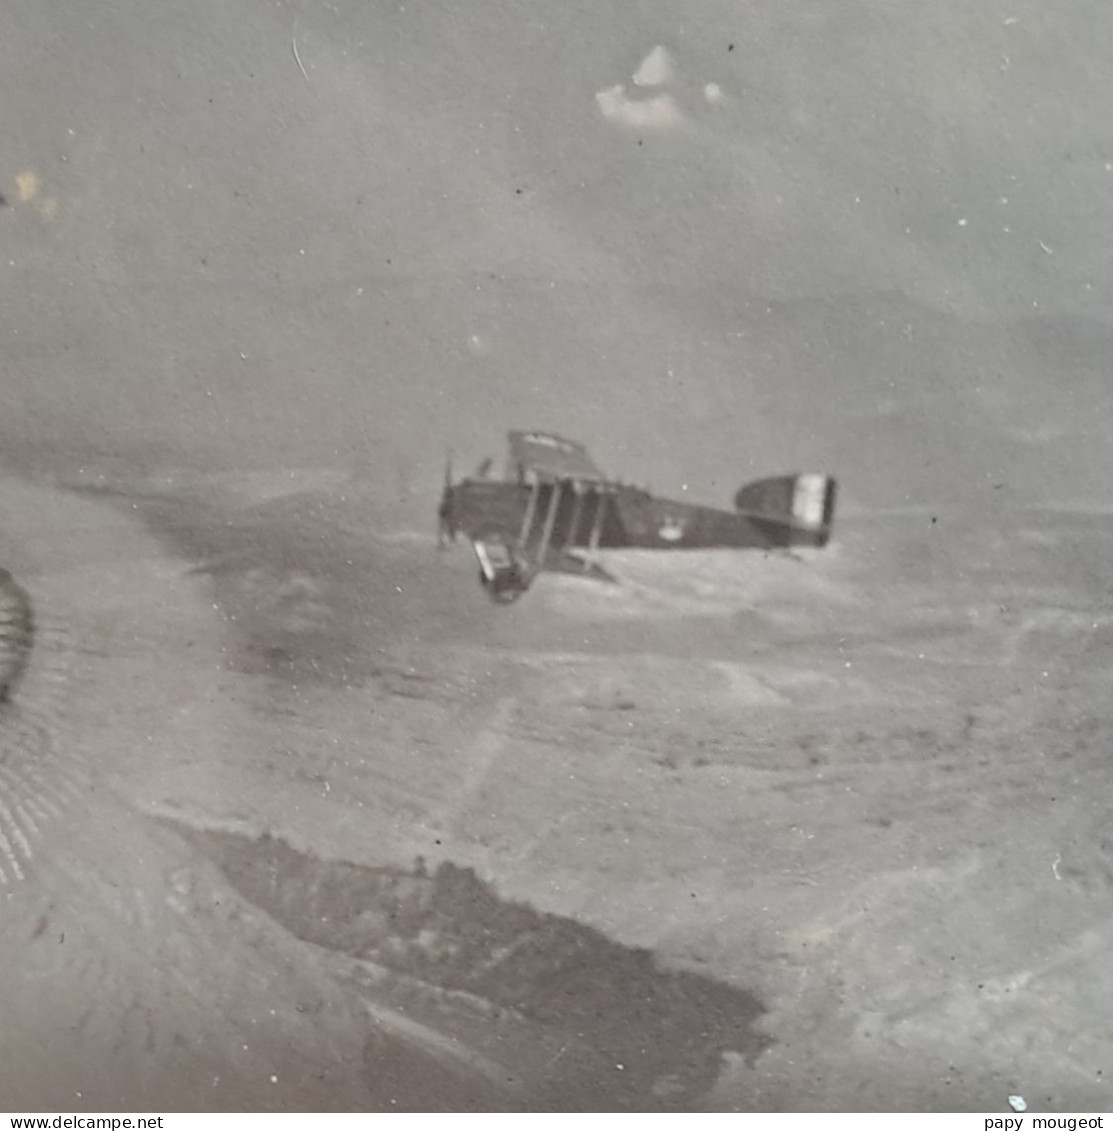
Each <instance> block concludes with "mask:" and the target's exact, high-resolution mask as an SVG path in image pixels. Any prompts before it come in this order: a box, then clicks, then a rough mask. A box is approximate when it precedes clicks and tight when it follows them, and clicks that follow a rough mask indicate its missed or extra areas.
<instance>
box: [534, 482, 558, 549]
mask: <svg viewBox="0 0 1113 1131" xmlns="http://www.w3.org/2000/svg"><path fill="white" fill-rule="evenodd" d="M563 493H564V484H563V483H562V482H561V481H560V480H554V481H553V486H552V490H551V493H550V495H549V505H548V507H547V508H546V510H545V525H544V527H542V530H541V545H540V546H539V547H538V550H537V566H538V568H539V569H544V568H545V555H546V554H547V553H548V552H549V543H550V542H551V541H552V537H553V527H554V526H555V525H556V516H557V507H558V505H559V504H560V498H561V495H562V494H563Z"/></svg>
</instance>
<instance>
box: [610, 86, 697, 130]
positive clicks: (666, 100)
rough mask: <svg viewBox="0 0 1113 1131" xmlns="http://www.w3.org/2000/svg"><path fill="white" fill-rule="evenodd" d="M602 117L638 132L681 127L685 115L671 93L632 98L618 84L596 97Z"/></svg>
mask: <svg viewBox="0 0 1113 1131" xmlns="http://www.w3.org/2000/svg"><path fill="white" fill-rule="evenodd" d="M595 101H596V102H598V103H599V110H600V112H601V113H602V115H603V117H604V118H606V119H607V120H608V121H610V122H617V123H618V124H619V125H622V126H629V127H631V128H632V129H639V130H669V129H675V128H676V127H677V126H680V125H683V123H684V115H683V114H682V113H681V112H680V107H679V106H678V105H677V103H676V99H675V98H673V96H672V95H671V94H658V95H655V96H654V97H653V98H645V99H634V98H630V97H629V95H627V93H626V88H625V87H624V86H622V85H621V84H619V85H618V86H612V87H610V88H609V89H607V90H601V91H599V93H598V94H597V95H596V96H595Z"/></svg>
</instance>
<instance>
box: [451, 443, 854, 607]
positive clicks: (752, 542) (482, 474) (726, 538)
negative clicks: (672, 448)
mask: <svg viewBox="0 0 1113 1131" xmlns="http://www.w3.org/2000/svg"><path fill="white" fill-rule="evenodd" d="M508 440H509V450H508V455H507V461H506V468H505V472H504V475H503V478H502V479H492V478H490V475H489V471H490V467H491V463H492V461H491V460H489V459H488V460H484V462H483V464H482V465H481V466H480V468H479V470H478V471H477V472H476V474H475V475H473V476H470V477H468V478H465V479H462V480H459V481H458V482H456V483H453V482H452V469H451V463H450V465H449V466H448V467H447V468H446V469H445V482H444V493H443V494H442V496H441V502H440V507H439V510H438V522H439V525H438V543H439V544H440V545H441V546H442V547H445V546H447V545H448V544H449V543H450V542H455V541H456V538H457V536H458V535H459V534H463V535H464V536H465V537H466V538H467V539H468V541H469V542H470V543H471V545H472V549H473V550H474V551H475V556H476V558H477V560H478V562H479V581H480V584H481V585H482V586H483V588H484V589H485V590H486V592H487V594H488V596H489V597H490V598H491V599H492V600H493V601H495V602H496V603H498V604H510V603H511V602H513V601H516V600H517V599H518V598H519V597H521V596H522V594H523V593H525V592H526V590H527V589H529V587H530V585H531V584H532V583H533V581H534V579H535V578H536V577H537V575H538V574H539V573H542V572H544V571H557V572H562V573H574V574H577V575H580V576H583V577H589V578H595V579H597V580H600V581H611V582H613V581H614V580H615V579H614V577H612V576H611V574H610V573H608V572H607V571H606V570H605V569H604V568H603V567H602V566H601V565H600V564H599V562H598V561H597V560H596V557H597V554H598V552H599V551H600V550H610V549H644V550H696V549H715V548H728V549H739V550H741V549H762V550H769V549H790V548H791V547H795V546H825V545H826V544H827V542H828V540H829V539H830V536H831V525H832V521H833V519H834V513H835V496H836V483H835V480H834V479H832V478H831V477H830V476H829V475H818V474H805V473H801V474H790V475H778V476H774V477H771V478H767V479H760V480H757V481H756V482H753V483H748V484H746V485H745V486H743V487H741V488H740V489H739V490H738V492H737V493H736V494H735V496H734V510H733V511H728V510H719V509H717V508H714V507H706V506H699V505H696V504H692V503H681V502H673V501H671V500H669V499H659V498H656V497H654V496H653V495H651V494H650V493H649V492H648V491H645V490H642V489H640V488H638V487H631V486H627V485H625V484H622V483H619V482H615V481H614V480H611V479H608V478H607V477H606V476H605V475H604V474H603V473H602V472H601V471H600V470H599V468H598V467H597V466H596V465H595V463H594V461H593V460H592V459H591V457H590V456H589V455H588V453H587V451H586V449H585V448H584V446H583V445H582V444H578V443H576V442H575V441H574V440H566V439H564V438H563V437H562V436H556V435H553V434H552V433H549V432H521V431H512V432H510V433H509V436H508Z"/></svg>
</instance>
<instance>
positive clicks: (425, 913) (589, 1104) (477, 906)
mask: <svg viewBox="0 0 1113 1131" xmlns="http://www.w3.org/2000/svg"><path fill="white" fill-rule="evenodd" d="M174 827H175V828H178V830H179V831H180V832H183V833H184V835H186V836H187V837H188V838H190V839H192V840H195V841H197V842H198V843H199V844H200V847H201V849H202V851H204V853H205V854H206V855H207V856H208V857H209V858H210V859H212V860H213V861H214V862H215V863H216V865H217V866H218V867H219V868H220V870H221V871H222V872H223V873H224V875H225V876H226V877H227V879H228V880H229V882H230V883H231V884H232V885H233V887H235V888H236V890H237V891H238V892H239V893H240V894H241V895H242V896H243V897H244V898H246V899H247V900H248V901H249V902H251V903H252V904H254V905H255V906H257V907H259V908H261V909H262V910H263V911H265V912H266V913H267V914H269V915H270V916H271V917H272V918H274V919H275V920H276V921H277V922H279V923H281V924H282V925H283V926H284V927H285V928H286V929H287V930H289V931H290V932H291V933H292V934H294V935H296V936H297V937H299V938H301V939H303V940H305V941H307V942H310V943H314V944H316V945H317V946H320V947H324V948H327V949H328V950H330V951H334V952H339V953H341V954H343V955H346V956H348V957H350V958H352V959H357V960H359V961H360V962H361V963H365V964H369V965H370V966H371V967H373V968H376V969H379V970H383V971H386V972H387V973H388V975H389V976H391V977H393V978H394V979H395V980H404V981H407V982H411V983H413V982H417V983H420V984H421V985H422V986H424V987H428V988H431V989H432V990H434V991H436V992H437V993H438V994H439V995H440V996H441V999H442V1003H443V1008H444V1009H446V1010H448V1009H449V1008H451V1009H452V1010H455V1011H457V1012H458V1011H459V1009H460V1008H461V1005H460V1003H461V1001H464V1002H466V1001H471V1002H472V1003H473V1006H472V1013H473V1015H474V1018H479V1019H481V1020H482V1024H483V1026H484V1027H486V1028H487V1029H488V1030H489V1029H490V1028H491V1027H492V1026H493V1027H496V1028H499V1029H502V1030H505V1032H504V1033H501V1034H500V1035H499V1036H498V1041H497V1042H495V1047H497V1048H499V1049H505V1050H507V1051H506V1052H505V1053H502V1054H501V1055H503V1056H506V1057H507V1058H508V1061H510V1062H514V1063H516V1064H517V1065H518V1069H519V1074H520V1075H526V1076H528V1075H529V1073H528V1072H526V1073H521V1071H520V1069H521V1065H522V1064H523V1063H529V1062H530V1058H529V1057H528V1056H526V1055H525V1054H524V1053H522V1046H523V1043H528V1042H529V1041H531V1040H532V1041H534V1042H535V1043H536V1044H537V1045H538V1046H544V1048H545V1049H546V1050H547V1049H549V1048H553V1049H555V1050H556V1053H555V1054H554V1055H553V1056H551V1057H549V1056H546V1057H545V1058H544V1059H543V1060H538V1059H537V1058H534V1060H533V1063H534V1065H535V1070H534V1074H533V1078H532V1079H527V1080H526V1081H525V1086H526V1089H527V1091H528V1093H529V1094H530V1095H531V1096H532V1097H533V1100H532V1104H533V1106H537V1105H541V1106H551V1107H557V1108H564V1109H566V1110H569V1109H570V1110H580V1109H587V1110H591V1109H593V1108H594V1109H602V1110H611V1109H638V1110H659V1109H670V1108H671V1109H676V1110H691V1109H692V1108H693V1107H694V1106H698V1104H699V1101H700V1099H701V1097H703V1096H704V1095H706V1093H707V1092H708V1091H709V1089H710V1088H711V1087H712V1086H713V1085H714V1083H715V1080H716V1078H717V1076H718V1074H719V1071H720V1069H721V1067H722V1055H723V1053H725V1052H734V1053H739V1054H741V1055H743V1056H745V1057H746V1058H748V1059H749V1060H751V1061H752V1060H753V1059H754V1058H755V1057H756V1056H757V1055H758V1054H759V1053H761V1052H762V1050H763V1049H764V1048H765V1047H766V1046H767V1044H768V1043H769V1041H768V1038H766V1037H764V1036H763V1035H761V1034H760V1033H758V1032H756V1031H755V1028H754V1024H755V1022H756V1021H757V1020H758V1019H759V1018H760V1017H761V1015H762V1013H763V1012H764V1008H763V1006H762V1005H761V1003H760V1002H759V1001H758V999H757V998H756V997H754V996H753V995H752V994H749V993H746V992H744V991H741V990H738V989H735V988H733V987H731V986H729V985H725V984H723V983H721V982H717V981H714V980H712V979H710V978H707V977H705V976H702V975H699V974H695V973H691V972H687V971H669V970H662V969H661V968H660V967H659V966H658V965H657V963H656V961H655V959H654V957H653V955H652V953H651V952H650V951H648V950H644V949H641V948H636V947H628V946H624V945H622V944H619V943H617V942H614V941H612V940H611V939H608V938H607V937H606V936H605V935H603V934H602V933H600V932H599V931H597V930H594V929H593V928H591V927H587V926H583V925H581V924H579V923H576V922H575V921H573V920H571V919H567V918H563V917H560V916H557V915H550V914H544V913H541V912H538V911H536V910H535V909H534V908H532V907H531V906H529V905H528V904H524V903H514V902H509V901H506V900H503V899H501V898H500V897H499V896H498V895H497V894H496V893H495V892H494V890H493V889H492V888H491V887H490V886H489V885H488V884H486V883H484V882H483V881H482V880H480V879H479V878H478V877H477V876H476V875H475V873H474V872H473V871H472V870H471V869H469V868H462V867H458V866H457V865H455V864H452V863H448V862H445V863H442V864H440V865H439V866H438V867H437V868H436V869H435V870H434V871H428V870H427V869H426V868H425V866H424V864H423V863H422V862H421V861H418V863H417V865H416V867H415V868H413V869H411V870H408V871H407V870H404V869H400V868H393V867H367V866H363V865H358V864H353V863H349V862H345V861H329V860H322V859H319V858H317V857H314V856H311V855H308V854H305V853H302V852H299V851H297V850H295V849H294V848H292V847H290V846H289V845H288V844H286V843H285V842H284V841H282V840H279V839H276V838H273V837H269V836H264V837H262V838H259V839H251V838H248V837H244V836H240V835H238V834H233V833H222V832H212V831H208V832H198V831H195V830H186V829H180V828H179V827H178V826H177V825H175V826H174ZM408 1015H409V1014H408ZM489 1036H490V1033H489V1032H488V1038H489ZM489 1044H490V1041H489V1040H488V1045H489Z"/></svg>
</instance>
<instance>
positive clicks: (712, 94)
mask: <svg viewBox="0 0 1113 1131" xmlns="http://www.w3.org/2000/svg"><path fill="white" fill-rule="evenodd" d="M703 96H704V98H706V99H707V101H708V102H710V103H711V105H712V106H716V105H718V103H720V102H722V100H723V88H722V87H721V86H720V85H719V84H718V83H717V82H709V83H708V84H707V85H706V86H705V87H704V88H703Z"/></svg>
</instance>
